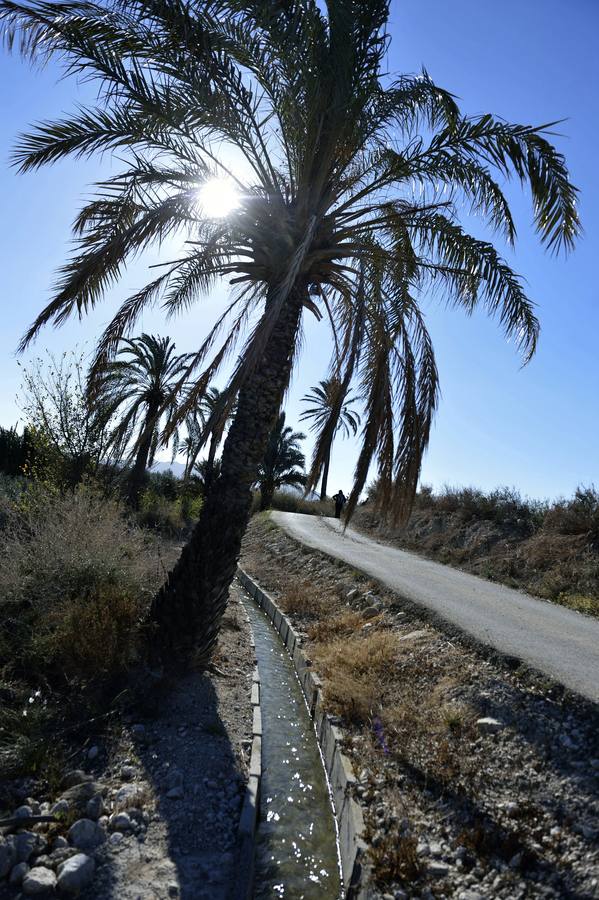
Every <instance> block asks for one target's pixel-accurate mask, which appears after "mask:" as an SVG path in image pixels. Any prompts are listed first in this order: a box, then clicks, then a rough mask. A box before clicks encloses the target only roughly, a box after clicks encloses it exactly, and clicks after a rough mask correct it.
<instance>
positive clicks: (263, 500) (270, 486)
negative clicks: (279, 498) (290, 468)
mask: <svg viewBox="0 0 599 900" xmlns="http://www.w3.org/2000/svg"><path fill="white" fill-rule="evenodd" d="M274 495H275V486H274V483H273V482H270V481H265V482H264V483H263V484H262V485H261V486H260V510H261V511H262V512H263V511H264V510H265V509H270V507H271V506H272V498H273V497H274Z"/></svg>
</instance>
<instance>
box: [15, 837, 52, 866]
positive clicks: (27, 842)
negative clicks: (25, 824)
mask: <svg viewBox="0 0 599 900" xmlns="http://www.w3.org/2000/svg"><path fill="white" fill-rule="evenodd" d="M13 840H14V846H15V855H16V860H15V861H16V862H18V863H19V862H29V860H30V858H31V857H32V856H33V854H34V853H41V852H42V850H43V849H44V848H45V846H46V842H45V841H44V839H43V838H42V837H41V836H40V835H39V834H35V833H34V832H33V831H22V832H21V833H20V834H16V835H15V836H14V838H13Z"/></svg>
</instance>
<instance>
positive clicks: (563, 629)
mask: <svg viewBox="0 0 599 900" xmlns="http://www.w3.org/2000/svg"><path fill="white" fill-rule="evenodd" d="M272 517H273V519H274V521H275V522H276V523H277V524H278V525H280V526H281V527H283V528H284V529H285V530H286V531H287V532H288V533H289V534H290V535H291V536H292V537H294V538H296V539H297V540H299V541H301V542H302V543H304V544H306V545H307V546H309V547H313V548H315V549H318V550H321V551H322V552H323V553H326V554H328V555H329V556H334V557H336V558H337V559H341V560H343V561H344V562H346V563H349V564H350V565H352V566H354V567H355V568H357V569H360V570H362V571H363V572H366V573H367V574H368V575H370V576H371V577H373V578H376V579H377V580H378V581H380V582H382V583H383V584H385V585H387V586H388V587H389V588H391V589H392V590H394V591H396V592H397V593H399V594H401V596H403V597H405V598H406V599H408V600H410V601H412V602H414V603H417V604H419V605H420V606H423V607H426V609H428V610H430V611H431V612H433V613H434V614H435V615H437V616H439V617H440V618H441V619H443V620H444V621H446V622H449V623H451V624H452V625H454V626H457V627H458V628H459V629H460V630H461V631H464V632H466V633H467V634H469V635H471V636H472V637H474V638H475V639H476V640H477V641H480V642H482V643H485V644H487V645H489V646H491V647H494V648H495V649H496V650H498V651H499V652H500V653H503V654H507V655H508V656H514V657H517V658H518V659H521V660H523V661H524V662H525V663H527V664H528V665H530V666H533V667H534V668H535V669H538V670H540V671H541V672H544V673H545V674H546V675H549V676H550V677H551V678H554V679H556V680H558V681H560V682H561V683H562V684H564V685H565V686H566V687H568V688H570V689H571V690H574V691H577V692H578V693H580V694H582V695H583V696H585V697H588V698H589V699H590V700H593V701H599V621H598V620H596V619H591V618H588V617H586V616H583V615H581V614H580V613H576V612H573V611H572V610H569V609H564V608H563V607H561V606H557V605H554V604H551V603H547V602H545V601H544V600H538V599H536V598H535V597H531V596H529V595H528V594H524V593H521V592H520V591H515V590H513V589H511V588H508V587H504V586H503V585H499V584H494V583H493V582H490V581H485V580H483V579H482V578H477V577H476V576H475V575H469V574H467V573H466V572H460V571H459V570H458V569H453V568H451V567H450V566H444V565H441V564H440V563H436V562H432V561H431V560H427V559H423V558H422V557H420V556H415V555H414V554H412V553H407V552H406V551H404V550H397V549H396V548H394V547H388V546H386V545H385V544H379V543H377V542H375V541H373V540H371V539H370V538H367V537H365V536H364V535H361V534H358V533H357V532H356V531H354V530H353V529H352V528H347V530H346V532H345V534H344V533H343V531H342V525H340V523H339V521H338V520H337V519H329V518H324V517H319V516H304V515H299V514H298V513H284V512H273V513H272Z"/></svg>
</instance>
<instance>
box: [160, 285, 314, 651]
mask: <svg viewBox="0 0 599 900" xmlns="http://www.w3.org/2000/svg"><path fill="white" fill-rule="evenodd" d="M302 299H303V296H302V295H300V294H298V293H297V292H294V294H292V295H291V296H290V297H289V299H288V301H287V303H286V304H285V306H284V308H283V310H282V311H281V314H280V316H279V318H278V320H277V322H276V324H275V326H274V328H273V331H272V333H271V335H270V338H269V340H268V343H267V345H266V348H265V350H264V353H263V355H262V358H261V360H260V362H259V363H258V365H257V366H256V369H255V370H254V372H253V373H252V374H251V375H250V376H249V378H248V379H247V381H246V382H245V384H244V385H243V387H242V389H241V391H240V392H239V397H238V403H237V413H236V416H235V419H234V421H233V424H232V425H231V428H230V430H229V433H228V435H227V439H226V441H225V445H224V448H223V454H222V460H221V472H220V475H219V477H218V478H216V479H213V480H212V484H211V487H210V490H209V491H208V493H207V496H206V499H205V502H204V505H203V507H202V511H201V513H200V519H199V522H198V524H197V525H196V527H195V529H194V531H193V533H192V536H191V539H190V541H189V543H188V544H187V545H186V546H185V547H184V548H183V551H182V553H181V556H180V558H179V561H178V562H177V564H176V565H175V567H174V569H173V570H172V572H171V573H170V575H169V577H168V580H167V582H166V584H165V585H164V587H163V588H162V589H161V591H160V592H159V593H158V594H157V595H156V597H155V598H154V602H153V604H152V610H151V617H150V619H151V624H152V625H153V626H154V628H155V630H156V640H155V641H153V642H152V647H151V655H153V656H154V658H156V657H158V659H159V660H160V662H161V663H162V664H163V665H166V666H169V667H172V666H175V667H181V666H185V665H186V664H187V663H188V662H189V660H190V658H191V656H192V654H193V655H194V658H195V662H196V663H197V664H199V665H200V666H203V665H205V664H206V663H207V662H208V660H209V658H210V655H211V653H212V650H213V649H214V645H215V643H216V640H217V637H218V631H219V627H220V620H221V618H222V615H223V613H224V611H225V608H226V605H227V599H228V595H229V586H230V584H231V582H232V580H233V578H234V576H235V571H236V568H237V560H238V558H239V554H240V551H241V540H242V538H243V534H244V532H245V529H246V526H247V522H248V518H249V514H250V507H251V502H252V485H253V484H254V483H255V480H256V476H257V473H258V468H259V466H260V463H261V462H262V459H263V455H264V451H265V449H266V444H267V441H268V436H269V433H270V431H271V428H272V427H273V425H274V422H275V420H276V417H277V415H278V413H279V408H280V405H281V402H282V399H283V395H284V393H285V390H286V388H287V385H288V383H289V376H290V374H291V366H292V360H293V351H294V347H295V343H296V339H297V331H298V327H299V322H300V316H301V310H302Z"/></svg>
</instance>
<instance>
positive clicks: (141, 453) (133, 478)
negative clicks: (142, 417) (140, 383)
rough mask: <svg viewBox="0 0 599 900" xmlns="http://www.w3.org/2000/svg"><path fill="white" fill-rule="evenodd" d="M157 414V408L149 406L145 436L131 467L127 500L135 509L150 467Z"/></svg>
mask: <svg viewBox="0 0 599 900" xmlns="http://www.w3.org/2000/svg"><path fill="white" fill-rule="evenodd" d="M157 414H158V410H157V409H154V408H148V413H147V415H146V421H145V423H144V431H143V436H142V438H141V440H140V442H139V445H138V448H137V454H136V456H135V462H134V463H133V468H132V469H131V474H130V475H129V481H128V484H127V500H128V501H129V503H130V504H131V506H132V507H133V508H134V509H137V507H138V506H139V495H140V493H141V489H142V487H143V483H144V477H145V474H146V469H147V468H148V459H149V457H150V451H151V449H152V437H153V434H154V424H155V419H156V415H157Z"/></svg>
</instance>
